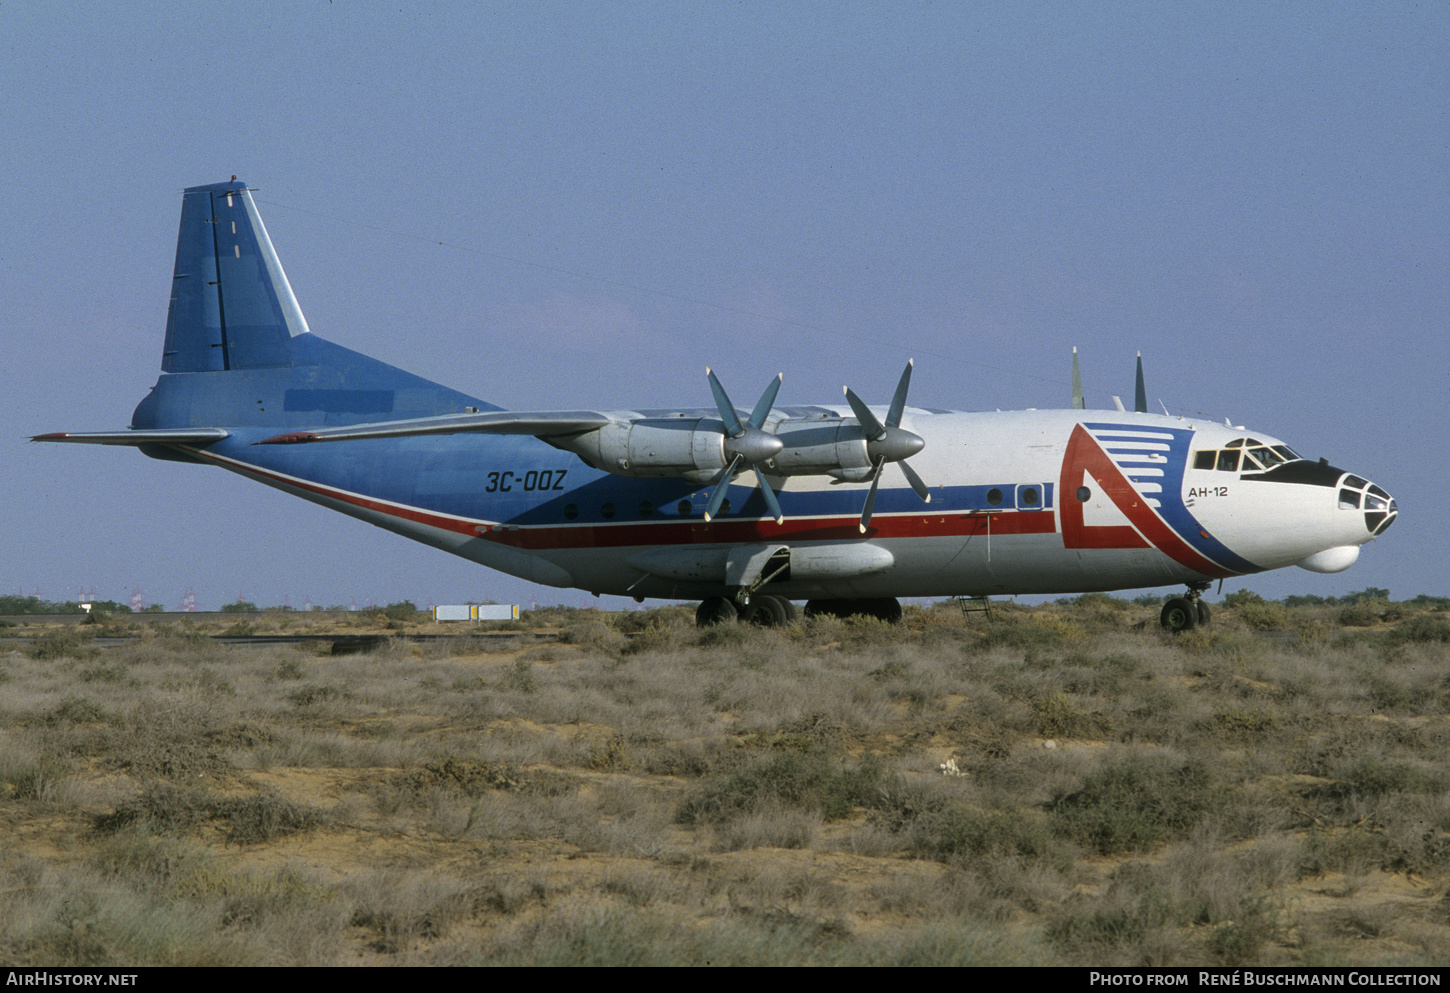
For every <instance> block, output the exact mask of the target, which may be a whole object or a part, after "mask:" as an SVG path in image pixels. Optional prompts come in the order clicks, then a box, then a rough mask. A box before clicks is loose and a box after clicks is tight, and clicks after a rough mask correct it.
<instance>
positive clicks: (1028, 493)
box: [1020, 486, 1037, 507]
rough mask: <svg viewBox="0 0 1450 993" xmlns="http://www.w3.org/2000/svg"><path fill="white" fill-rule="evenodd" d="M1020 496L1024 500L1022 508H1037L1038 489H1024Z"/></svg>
mask: <svg viewBox="0 0 1450 993" xmlns="http://www.w3.org/2000/svg"><path fill="white" fill-rule="evenodd" d="M1020 496H1021V500H1022V506H1024V507H1035V506H1037V488H1036V487H1034V486H1029V487H1027V488H1026V489H1024V490H1023V491H1022V492H1021V494H1020Z"/></svg>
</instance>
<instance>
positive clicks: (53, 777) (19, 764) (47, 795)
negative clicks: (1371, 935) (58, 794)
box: [0, 748, 71, 800]
mask: <svg viewBox="0 0 1450 993" xmlns="http://www.w3.org/2000/svg"><path fill="white" fill-rule="evenodd" d="M70 775H71V765H70V763H69V762H68V761H66V759H65V758H63V757H62V756H60V755H57V754H55V753H54V752H50V751H46V752H41V753H39V754H35V753H33V752H25V751H12V750H11V749H10V748H6V749H4V750H3V751H0V800H49V799H52V798H53V796H54V794H55V790H56V787H57V786H59V785H60V784H61V783H62V782H64V781H66V780H67V779H68V778H69V777H70Z"/></svg>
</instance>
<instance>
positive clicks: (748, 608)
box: [695, 593, 901, 628]
mask: <svg viewBox="0 0 1450 993" xmlns="http://www.w3.org/2000/svg"><path fill="white" fill-rule="evenodd" d="M805 614H806V616H807V617H841V618H846V617H874V618H876V619H877V620H878V621H885V622H886V623H887V624H896V623H899V622H900V621H901V602H900V601H899V600H895V599H892V598H891V597H880V598H876V599H869V600H811V601H809V602H807V603H806V610H805ZM795 619H796V607H795V604H793V603H791V602H790V601H789V600H787V599H786V598H785V597H781V596H773V595H770V594H759V593H758V594H756V595H755V596H753V597H751V598H750V599H749V601H747V602H746V603H744V604H741V603H740V602H738V601H736V600H732V599H730V598H729V597H723V596H712V597H706V598H705V599H704V600H701V601H700V606H699V607H698V608H696V610H695V626H696V627H701V628H708V627H713V626H714V625H716V624H732V623H734V622H736V621H740V622H742V623H745V624H754V625H756V626H758V627H764V628H775V627H781V626H782V625H785V624H789V623H790V622H791V621H793V620H795Z"/></svg>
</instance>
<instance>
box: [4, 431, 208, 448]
mask: <svg viewBox="0 0 1450 993" xmlns="http://www.w3.org/2000/svg"><path fill="white" fill-rule="evenodd" d="M230 434H231V432H229V431H227V430H225V429H223V428H159V429H156V430H142V431H55V432H53V433H51V434H38V435H35V436H34V437H32V438H31V439H30V440H31V441H60V442H68V443H70V444H74V445H209V444H211V443H212V442H214V441H221V440H222V439H223V438H226V437H228V436H229V435H230Z"/></svg>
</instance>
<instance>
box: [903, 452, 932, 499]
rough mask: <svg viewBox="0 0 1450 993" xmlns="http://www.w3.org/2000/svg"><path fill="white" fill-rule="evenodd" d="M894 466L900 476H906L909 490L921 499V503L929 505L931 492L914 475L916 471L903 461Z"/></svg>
mask: <svg viewBox="0 0 1450 993" xmlns="http://www.w3.org/2000/svg"><path fill="white" fill-rule="evenodd" d="M896 464H897V466H898V467H899V468H900V469H901V472H902V474H903V475H904V476H906V481H907V482H908V483H910V484H911V488H912V489H913V490H915V491H916V495H917V496H919V497H921V499H922V502H923V503H931V490H929V489H927V488H926V483H925V482H923V481H922V478H921V477H920V476H918V475H917V474H916V470H915V469H913V468H912V467H911V465H910V464H909V463H907V462H905V461H902V462H898V463H896Z"/></svg>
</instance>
